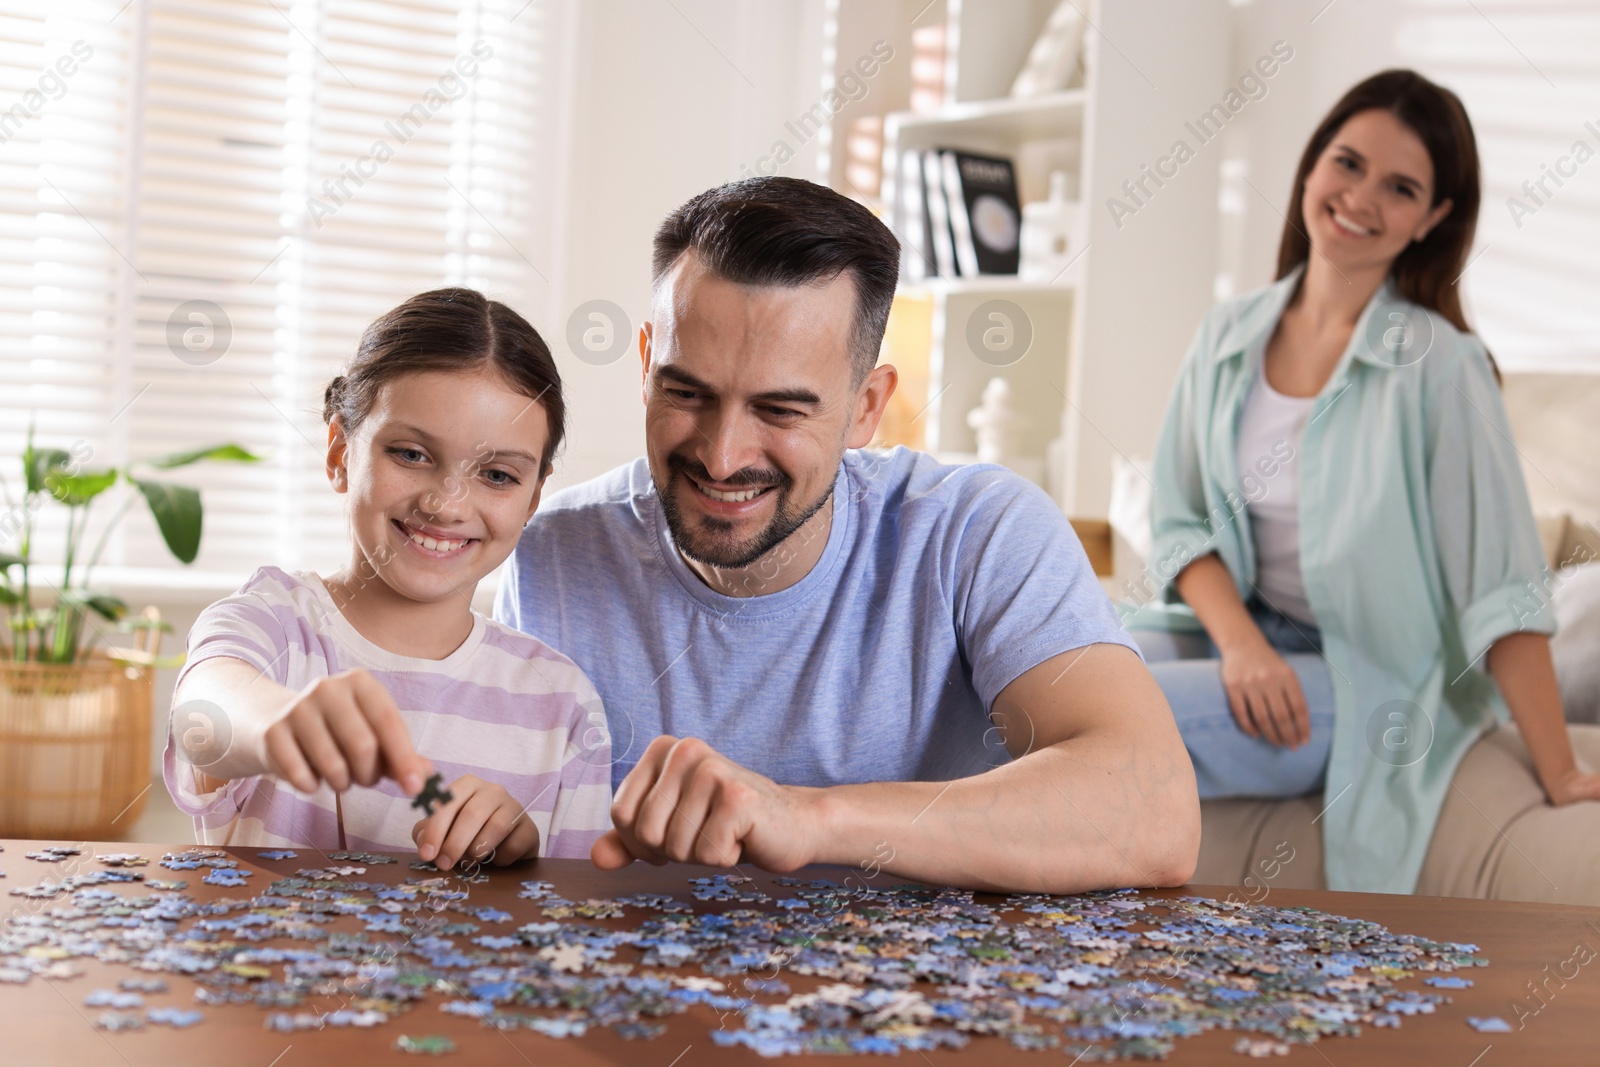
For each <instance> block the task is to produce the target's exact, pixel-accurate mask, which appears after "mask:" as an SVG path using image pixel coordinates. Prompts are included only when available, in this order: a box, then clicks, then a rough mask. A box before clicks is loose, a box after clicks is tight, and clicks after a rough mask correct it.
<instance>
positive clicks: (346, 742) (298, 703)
mask: <svg viewBox="0 0 1600 1067" xmlns="http://www.w3.org/2000/svg"><path fill="white" fill-rule="evenodd" d="M263 741H264V744H265V747H266V755H267V761H268V764H269V767H270V769H271V771H272V773H274V774H276V775H278V776H279V777H280V778H284V779H286V780H287V781H288V782H289V784H290V785H292V786H294V787H295V788H296V789H298V790H300V791H301V792H302V793H310V792H312V791H314V790H315V789H316V788H317V784H318V783H319V782H327V783H328V784H329V785H330V786H332V787H333V788H334V789H335V790H336V791H338V792H340V793H342V792H344V791H345V790H346V789H349V788H350V786H351V784H352V783H359V784H361V785H366V786H371V785H376V784H377V783H378V780H379V779H380V778H393V779H394V780H395V781H396V782H398V783H399V784H400V788H402V789H404V790H405V791H406V792H407V793H409V794H412V795H415V794H417V793H419V792H421V791H422V786H423V783H425V782H426V781H427V779H428V776H429V775H430V774H432V773H433V764H432V763H430V762H429V761H428V760H426V759H424V758H423V757H422V756H419V755H418V754H417V750H416V748H415V747H414V746H413V745H412V744H411V734H410V733H409V732H408V731H407V730H406V724H405V720H404V719H402V718H401V717H400V709H399V708H398V707H396V706H395V702H394V699H393V698H392V697H390V696H389V692H388V690H386V689H384V687H383V685H382V684H381V683H379V681H378V680H377V679H376V678H374V677H373V676H372V675H370V674H368V673H367V672H366V671H361V670H356V671H344V672H343V673H341V674H333V675H328V676H327V677H324V678H318V679H317V680H316V681H314V682H312V683H311V684H310V685H308V686H306V687H305V688H304V689H302V690H301V691H300V692H299V693H298V694H297V695H296V696H295V698H294V703H293V704H291V705H290V707H289V711H288V713H287V714H285V715H283V716H281V717H280V718H279V719H278V720H277V721H276V722H274V723H273V724H272V725H271V726H269V727H268V728H267V730H266V733H265V734H264V736H263Z"/></svg>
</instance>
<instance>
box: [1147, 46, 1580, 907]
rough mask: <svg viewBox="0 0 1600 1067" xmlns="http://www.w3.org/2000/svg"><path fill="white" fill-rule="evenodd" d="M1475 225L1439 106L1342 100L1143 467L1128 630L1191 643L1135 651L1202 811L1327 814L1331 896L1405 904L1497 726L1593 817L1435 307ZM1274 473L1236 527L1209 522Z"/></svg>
mask: <svg viewBox="0 0 1600 1067" xmlns="http://www.w3.org/2000/svg"><path fill="white" fill-rule="evenodd" d="M1478 200H1479V176H1478V154H1477V145H1476V141H1475V139H1474V136H1473V132H1472V126H1471V123H1470V122H1468V120H1467V115H1466V112H1465V110H1464V109H1463V108H1462V106H1461V102H1460V100H1458V99H1457V98H1456V96H1455V94H1454V93H1452V92H1450V91H1449V90H1447V89H1444V88H1442V87H1440V86H1438V85H1435V84H1433V83H1432V82H1430V81H1428V80H1427V79H1426V78H1423V77H1422V76H1421V75H1419V74H1416V73H1415V72H1413V71H1407V70H1391V71H1385V72H1383V73H1381V74H1377V75H1374V76H1373V77H1371V78H1369V79H1367V80H1366V81H1363V82H1361V83H1360V84H1359V85H1357V86H1355V87H1354V88H1352V89H1351V90H1350V91H1349V92H1348V93H1346V94H1345V96H1344V97H1343V98H1342V99H1341V100H1340V101H1339V102H1338V103H1337V104H1336V105H1335V106H1334V107H1333V109H1332V110H1331V111H1330V112H1329V113H1328V115H1327V116H1326V117H1325V118H1324V119H1323V120H1322V122H1321V123H1320V124H1319V125H1318V126H1317V128H1316V130H1315V131H1314V132H1313V133H1312V135H1311V138H1310V140H1309V141H1308V143H1307V144H1306V147H1305V151H1304V153H1303V154H1302V156H1301V159H1300V165H1299V167H1298V169H1297V171H1296V174H1295V178H1294V194H1293V198H1292V199H1291V201H1290V203H1291V205H1292V209H1291V214H1290V217H1289V218H1288V219H1287V220H1286V224H1285V226H1284V230H1283V238H1282V243H1281V246H1280V256H1279V263H1278V269H1279V280H1278V282H1277V283H1276V284H1275V285H1272V286H1270V287H1268V288H1267V289H1264V290H1261V291H1259V292H1256V293H1251V294H1248V295H1246V296H1244V297H1242V298H1240V299H1239V300H1236V301H1233V302H1231V303H1229V304H1226V305H1224V306H1222V307H1219V308H1217V309H1216V310H1215V311H1214V312H1213V313H1212V314H1211V315H1210V316H1208V317H1207V319H1206V321H1205V322H1204V323H1203V324H1202V326H1201V328H1200V330H1199V331H1198V333H1197V335H1196V337H1195V341H1194V344H1193V346H1192V348H1191V350H1190V352H1189V356H1188V358H1187V360H1186V361H1185V364H1184V367H1183V370H1182V372H1181V373H1180V377H1179V382H1178V387H1177V389H1176V391H1175V392H1174V394H1173V397H1172V402H1171V405H1170V407H1169V409H1168V414H1167V420H1166V425H1165V426H1164V428H1163V431H1162V435H1161V441H1160V444H1159V445H1158V448H1157V456H1156V461H1155V464H1154V467H1153V472H1152V473H1153V475H1154V481H1155V486H1156V490H1155V497H1154V502H1153V505H1152V509H1151V518H1152V526H1153V544H1152V550H1151V557H1152V558H1153V559H1156V560H1159V561H1162V562H1161V564H1160V567H1161V570H1162V571H1163V572H1164V573H1172V574H1174V578H1173V579H1172V582H1171V584H1170V586H1169V587H1168V588H1167V589H1166V590H1165V591H1164V597H1165V602H1164V603H1162V604H1160V605H1156V606H1154V607H1153V608H1152V609H1151V610H1147V611H1143V612H1141V613H1140V616H1139V617H1138V618H1136V619H1134V620H1131V621H1130V625H1133V626H1136V627H1138V626H1149V627H1151V628H1158V629H1171V630H1177V631H1188V634H1187V636H1186V637H1185V638H1183V639H1181V640H1180V639H1177V638H1164V637H1161V636H1157V635H1147V636H1146V637H1145V638H1144V639H1143V640H1142V644H1143V645H1144V651H1145V654H1146V657H1147V659H1149V660H1151V661H1152V662H1153V663H1154V667H1153V673H1154V674H1155V675H1156V679H1157V681H1159V682H1160V683H1161V686H1162V689H1163V691H1164V692H1165V693H1166V694H1167V698H1168V700H1169V701H1170V703H1171V704H1172V707H1173V711H1174V714H1175V716H1176V718H1177V721H1178V727H1179V730H1180V732H1181V733H1182V734H1183V738H1184V742H1185V744H1186V745H1187V747H1188V749H1189V754H1190V757H1191V759H1192V760H1193V761H1194V765H1195V771H1196V775H1197V777H1198V779H1199V785H1200V793H1201V796H1202V797H1203V798H1207V799H1211V798H1223V797H1237V796H1257V797H1289V796H1299V795H1302V794H1307V793H1314V792H1318V791H1321V792H1323V793H1324V794H1325V795H1326V796H1327V797H1329V798H1330V799H1329V801H1328V803H1327V807H1326V808H1325V809H1324V811H1323V813H1322V815H1319V816H1318V818H1319V819H1321V820H1322V832H1323V835H1324V841H1325V853H1326V856H1327V873H1328V884H1329V886H1330V888H1334V889H1343V890H1362V891H1370V892H1411V891H1412V890H1413V888H1414V886H1415V885H1416V882H1417V877H1418V874H1419V872H1420V870H1421V867H1422V862H1423V858H1424V855H1425V854H1426V852H1427V849H1428V844H1429V840H1430V838H1431V836H1432V834H1433V829H1434V825H1435V822H1436V821H1437V819H1438V817H1439V811H1440V807H1441V805H1442V803H1443V802H1444V799H1445V795H1446V793H1447V792H1448V791H1449V789H1450V787H1451V779H1452V776H1453V775H1454V774H1455V772H1456V769H1457V767H1458V765H1459V764H1460V763H1461V760H1462V758H1463V756H1465V755H1466V753H1467V750H1468V749H1469V748H1471V747H1472V746H1473V744H1474V743H1475V742H1477V741H1478V739H1479V738H1480V737H1482V736H1484V735H1485V734H1487V733H1489V732H1490V731H1491V730H1493V729H1494V728H1495V726H1496V725H1497V723H1501V722H1504V721H1506V720H1507V719H1508V718H1515V720H1516V723H1517V726H1518V727H1519V728H1520V729H1521V732H1522V736H1523V737H1524V738H1525V739H1526V741H1527V744H1528V749H1529V751H1530V753H1531V754H1532V756H1533V763H1534V769H1535V770H1536V772H1537V776H1538V779H1539V784H1540V785H1541V786H1542V787H1543V789H1544V792H1545V794H1546V795H1547V796H1548V797H1549V798H1550V800H1551V801H1552V802H1553V803H1556V804H1566V803H1570V802H1572V801H1576V800H1582V799H1588V798H1594V797H1597V796H1600V776H1596V775H1591V774H1585V773H1581V772H1580V771H1579V770H1578V768H1577V766H1576V764H1575V763H1574V759H1573V754H1572V747H1571V744H1570V742H1569V740H1568V738H1567V736H1566V733H1565V725H1564V723H1563V721H1562V716H1561V707H1560V703H1559V695H1558V693H1557V689H1556V683H1555V674H1554V671H1553V669H1552V667H1551V659H1550V651H1549V643H1548V641H1547V640H1546V636H1545V635H1546V634H1548V633H1549V632H1550V630H1551V629H1552V628H1553V626H1554V619H1553V616H1552V614H1551V612H1550V611H1549V607H1548V604H1541V605H1540V607H1539V609H1538V610H1535V611H1532V612H1530V611H1528V610H1527V609H1526V607H1525V606H1523V604H1522V602H1521V601H1520V600H1518V599H1517V598H1516V597H1515V596H1514V592H1515V591H1517V590H1520V589H1522V588H1524V587H1526V588H1535V587H1536V586H1535V584H1534V583H1536V582H1537V581H1538V580H1539V575H1540V572H1541V570H1542V566H1543V559H1542V556H1541V554H1540V551H1539V540H1538V535H1537V533H1536V531H1535V528H1534V523H1533V514H1532V509H1531V507H1530V505H1529V501H1528V494H1527V488H1526V486H1525V485H1524V483H1523V480H1522V473H1521V468H1520V466H1519V463H1518V457H1517V454H1516V452H1515V450H1514V448H1513V447H1512V446H1511V443H1510V442H1511V436H1510V428H1509V426H1508V424H1507V419H1506V413H1505V408H1504V405H1503V403H1502V402H1501V398H1500V395H1499V390H1498V389H1497V387H1496V385H1497V382H1496V374H1495V371H1494V364H1493V362H1492V361H1491V360H1490V358H1489V354H1488V351H1487V349H1485V347H1484V346H1483V344H1482V342H1481V341H1479V340H1478V338H1477V337H1475V336H1474V335H1473V334H1472V333H1470V332H1469V331H1468V329H1467V323H1466V319H1465V317H1464V315H1463V313H1462V308H1461V302H1460V296H1459V292H1458V289H1457V287H1456V286H1455V284H1454V283H1455V280H1456V279H1457V278H1459V277H1460V275H1461V272H1462V270H1463V269H1464V267H1465V259H1466V254H1467V249H1468V247H1469V246H1470V245H1471V243H1472V235H1473V231H1474V228H1475V225H1476V222H1477V213H1478ZM1284 446H1287V447H1286V448H1285V447H1284ZM1280 449H1282V451H1283V453H1284V454H1286V455H1287V457H1288V458H1287V459H1285V460H1284V462H1282V463H1281V464H1280V465H1279V466H1278V473H1277V474H1276V475H1275V476H1274V478H1273V481H1272V484H1271V487H1270V489H1269V490H1268V491H1267V492H1266V493H1264V494H1262V495H1261V497H1260V498H1259V499H1256V500H1251V501H1250V502H1249V503H1248V504H1247V506H1246V507H1245V509H1244V512H1245V514H1244V516H1241V518H1242V519H1245V520H1247V521H1239V522H1232V521H1230V522H1225V523H1220V524H1219V523H1217V522H1215V521H1214V519H1213V516H1215V515H1217V514H1219V513H1221V514H1228V513H1229V511H1230V510H1232V509H1224V504H1225V502H1226V501H1228V500H1230V499H1236V495H1235V492H1234V487H1235V486H1237V485H1238V484H1239V474H1238V472H1239V471H1241V470H1249V469H1251V468H1252V467H1255V466H1256V465H1257V464H1258V463H1260V462H1261V461H1262V460H1263V458H1266V457H1270V456H1277V455H1279V454H1280ZM1197 629H1198V630H1199V632H1198V633H1195V632H1194V631H1195V630H1197ZM1158 660H1164V661H1168V662H1155V661H1158ZM1347 794H1348V799H1344V798H1345V797H1346V795H1347ZM1324 816H1326V817H1325V818H1324Z"/></svg>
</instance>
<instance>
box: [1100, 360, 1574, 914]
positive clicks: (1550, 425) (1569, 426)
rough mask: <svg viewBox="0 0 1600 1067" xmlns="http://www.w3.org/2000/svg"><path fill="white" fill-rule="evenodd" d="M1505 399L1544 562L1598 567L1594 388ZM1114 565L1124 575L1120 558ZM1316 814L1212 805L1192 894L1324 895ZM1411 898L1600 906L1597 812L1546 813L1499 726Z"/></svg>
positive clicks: (1471, 763)
mask: <svg viewBox="0 0 1600 1067" xmlns="http://www.w3.org/2000/svg"><path fill="white" fill-rule="evenodd" d="M1504 397H1505V401H1506V410H1507V412H1508V414H1509V416H1510V419H1511V426H1512V432H1513V433H1514V435H1515V437H1516V442H1517V450H1518V452H1519V453H1520V454H1521V456H1522V458H1523V473H1524V477H1525V478H1526V480H1527V483H1528V493H1529V496H1530V497H1531V498H1532V500H1533V505H1534V511H1535V513H1536V514H1538V515H1539V516H1540V532H1541V535H1542V537H1543V539H1544V547H1545V551H1546V556H1547V557H1548V559H1549V562H1550V563H1551V565H1552V566H1558V565H1561V564H1565V563H1568V562H1571V561H1574V560H1583V559H1595V558H1597V557H1600V430H1597V427H1596V423H1597V420H1596V417H1595V416H1596V413H1597V412H1600V375H1558V374H1507V375H1506V377H1505V383H1504ZM1124 547H1125V545H1124V544H1122V543H1121V542H1119V543H1118V548H1119V550H1120V549H1122V548H1124ZM1117 562H1118V568H1117V569H1118V571H1119V573H1120V572H1121V571H1122V570H1123V566H1124V564H1123V559H1122V554H1121V552H1120V551H1119V555H1118V561H1117ZM1135 566H1136V565H1135ZM1595 655H1596V656H1600V648H1597V649H1595ZM1569 731H1570V733H1571V736H1572V744H1573V748H1574V750H1575V751H1576V754H1577V757H1578V762H1579V764H1580V765H1581V766H1584V767H1585V768H1586V769H1588V770H1593V771H1600V726H1571V727H1569ZM1322 806H1323V798H1322V797H1321V796H1309V797H1299V798H1296V799H1293V800H1281V801H1270V800H1213V801H1207V802H1206V803H1204V804H1202V805H1201V822H1202V840H1201V846H1200V865H1199V868H1198V869H1197V870H1196V872H1195V876H1194V881H1195V882H1197V883H1210V884H1213V885H1238V886H1243V887H1244V889H1243V890H1242V891H1241V895H1242V896H1245V897H1247V898H1250V899H1259V898H1260V896H1261V894H1262V893H1263V891H1264V890H1266V889H1270V888H1272V887H1282V888H1301V889H1324V888H1326V887H1327V881H1326V873H1325V870H1324V867H1323V861H1322V837H1321V833H1320V826H1319V825H1318V824H1316V823H1315V822H1314V821H1313V820H1315V819H1316V818H1317V816H1318V814H1319V813H1320V812H1321V811H1322ZM1289 856H1292V857H1293V858H1292V859H1287V861H1286V857H1289ZM1417 892H1418V893H1420V894H1427V895H1439V896H1463V897H1481V898H1487V899H1496V900H1534V901H1547V902H1553V903H1568V904H1591V905H1595V904H1600V803H1583V804H1576V805H1572V806H1569V807H1564V808H1555V807H1552V806H1550V805H1549V804H1548V803H1546V802H1545V798H1544V792H1543V790H1542V789H1541V788H1540V786H1539V784H1538V781H1537V779H1536V778H1535V777H1534V773H1533V764H1532V762H1531V761H1530V760H1529V758H1528V752H1527V748H1526V747H1525V746H1524V745H1523V743H1522V738H1521V735H1520V734H1519V733H1518V732H1517V730H1516V728H1515V727H1510V726H1508V727H1503V728H1501V729H1500V730H1498V731H1496V732H1495V733H1493V734H1490V735H1488V736H1487V737H1485V738H1483V739H1482V740H1480V741H1479V742H1478V743H1477V745H1475V746H1474V747H1473V748H1472V749H1471V751H1469V752H1468V753H1467V755H1466V758H1465V759H1463V760H1462V763H1461V767H1460V768H1459V769H1458V770H1457V772H1456V777H1455V780H1454V782H1453V783H1452V785H1451V790H1450V794H1449V796H1448V798H1447V799H1446V801H1445V805H1444V809H1443V811H1442V813H1441V814H1440V818H1439V823H1438V826H1437V828H1436V829H1435V831H1434V835H1433V841H1432V842H1431V843H1430V845H1429V848H1428V855H1427V859H1426V860H1425V861H1424V863H1423V867H1422V875H1421V877H1420V879H1419V881H1418V885H1417Z"/></svg>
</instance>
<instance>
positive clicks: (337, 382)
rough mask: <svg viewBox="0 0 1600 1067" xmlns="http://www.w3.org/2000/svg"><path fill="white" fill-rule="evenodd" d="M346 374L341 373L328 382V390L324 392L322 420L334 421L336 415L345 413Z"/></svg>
mask: <svg viewBox="0 0 1600 1067" xmlns="http://www.w3.org/2000/svg"><path fill="white" fill-rule="evenodd" d="M344 383H345V377H344V375H342V374H341V375H339V376H338V377H336V378H334V380H333V381H331V382H329V383H328V388H327V390H326V391H325V392H324V393H323V394H322V421H323V422H332V421H333V417H334V416H335V415H342V414H344Z"/></svg>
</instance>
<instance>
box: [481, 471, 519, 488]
mask: <svg viewBox="0 0 1600 1067" xmlns="http://www.w3.org/2000/svg"><path fill="white" fill-rule="evenodd" d="M483 476H484V477H485V478H488V479H489V483H490V484H491V485H516V484H517V479H516V478H515V477H514V476H513V475H512V474H511V473H510V472H509V471H501V470H488V471H484V472H483Z"/></svg>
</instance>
